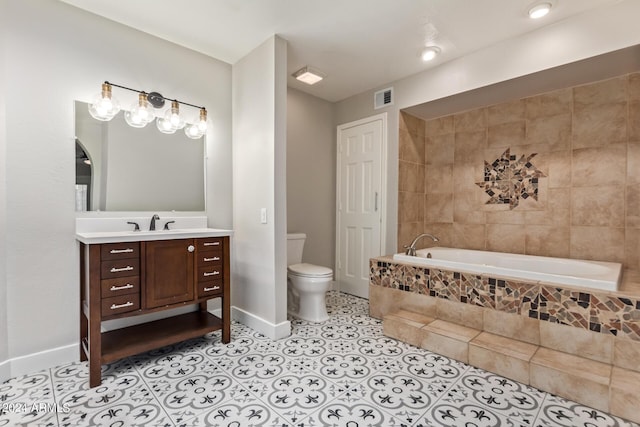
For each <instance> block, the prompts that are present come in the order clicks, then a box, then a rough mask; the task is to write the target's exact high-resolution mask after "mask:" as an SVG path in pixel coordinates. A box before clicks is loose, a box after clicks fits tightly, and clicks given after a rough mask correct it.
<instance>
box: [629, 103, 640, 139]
mask: <svg viewBox="0 0 640 427" xmlns="http://www.w3.org/2000/svg"><path fill="white" fill-rule="evenodd" d="M629 140H630V141H640V100H636V101H631V102H630V103H629Z"/></svg>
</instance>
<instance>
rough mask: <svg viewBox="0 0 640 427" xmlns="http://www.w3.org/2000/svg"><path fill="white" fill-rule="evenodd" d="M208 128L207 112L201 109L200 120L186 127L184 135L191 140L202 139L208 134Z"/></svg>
mask: <svg viewBox="0 0 640 427" xmlns="http://www.w3.org/2000/svg"><path fill="white" fill-rule="evenodd" d="M207 127H208V125H207V110H206V109H204V108H201V109H200V118H199V120H198V121H197V122H196V123H193V124H191V125H189V126H187V127H185V128H184V133H185V135H187V136H188V137H189V138H191V139H198V138H202V137H203V136H204V135H205V134H206V133H207Z"/></svg>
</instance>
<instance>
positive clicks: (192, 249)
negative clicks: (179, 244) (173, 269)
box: [187, 245, 196, 252]
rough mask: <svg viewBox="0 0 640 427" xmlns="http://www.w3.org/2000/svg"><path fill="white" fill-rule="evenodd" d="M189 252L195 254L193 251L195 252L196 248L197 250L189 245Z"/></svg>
mask: <svg viewBox="0 0 640 427" xmlns="http://www.w3.org/2000/svg"><path fill="white" fill-rule="evenodd" d="M187 250H188V251H189V252H193V251H195V250H196V248H195V247H194V246H193V245H189V247H188V248H187Z"/></svg>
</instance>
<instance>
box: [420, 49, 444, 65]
mask: <svg viewBox="0 0 640 427" xmlns="http://www.w3.org/2000/svg"><path fill="white" fill-rule="evenodd" d="M439 53H440V48H439V47H438V46H427V47H426V48H425V49H424V50H423V51H422V60H423V61H425V62H426V61H431V60H432V59H434V58H435V57H436V56H438V54H439Z"/></svg>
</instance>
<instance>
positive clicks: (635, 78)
mask: <svg viewBox="0 0 640 427" xmlns="http://www.w3.org/2000/svg"><path fill="white" fill-rule="evenodd" d="M629 100H630V101H640V73H632V74H629Z"/></svg>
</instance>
